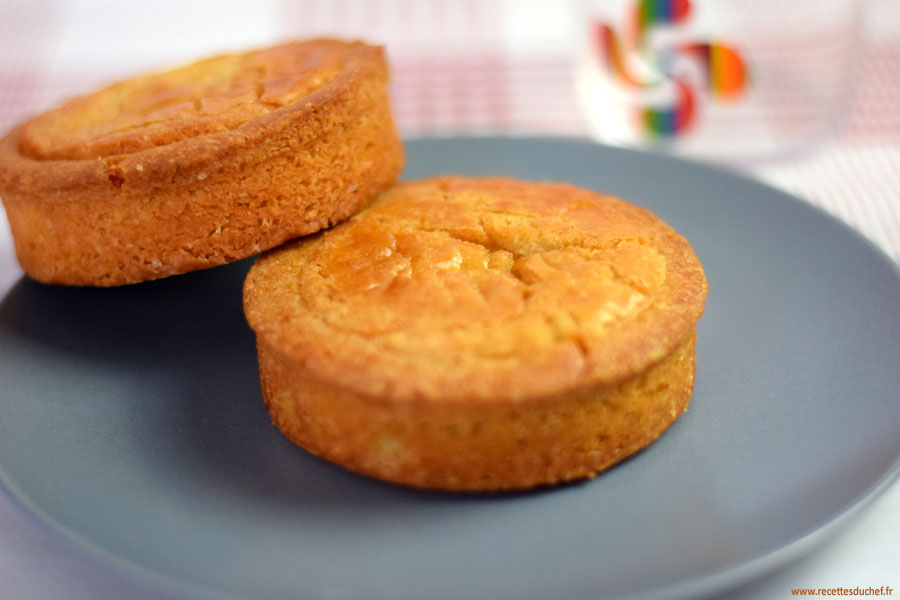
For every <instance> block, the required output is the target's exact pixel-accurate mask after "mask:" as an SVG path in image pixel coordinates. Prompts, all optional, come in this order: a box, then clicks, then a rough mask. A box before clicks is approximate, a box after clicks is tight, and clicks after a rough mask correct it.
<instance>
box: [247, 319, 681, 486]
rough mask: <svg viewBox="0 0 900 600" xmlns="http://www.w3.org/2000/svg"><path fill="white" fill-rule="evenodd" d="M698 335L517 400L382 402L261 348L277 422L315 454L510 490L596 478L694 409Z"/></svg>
mask: <svg viewBox="0 0 900 600" xmlns="http://www.w3.org/2000/svg"><path fill="white" fill-rule="evenodd" d="M695 339H696V336H695V335H694V334H693V332H691V334H690V335H689V336H688V338H687V339H686V340H684V341H683V342H682V343H681V344H680V345H679V346H678V347H677V348H676V349H675V351H674V352H672V353H671V354H670V355H669V356H668V357H666V358H665V359H664V360H663V362H661V363H660V364H659V365H656V366H654V367H653V368H651V369H649V370H648V371H647V372H645V373H643V374H641V375H640V376H638V377H632V378H630V379H627V380H625V381H623V382H621V383H619V384H614V385H600V386H592V387H587V388H585V389H583V390H579V391H577V392H572V393H568V394H560V395H558V396H550V397H545V398H539V399H538V398H536V399H533V400H531V401H529V402H520V403H506V402H496V403H486V402H479V403H452V404H442V403H435V402H429V403H423V402H418V403H411V402H405V403H396V402H383V401H378V400H377V399H373V398H370V397H366V396H362V395H359V394H354V393H352V392H349V391H347V390H345V389H341V388H340V387H335V386H334V385H333V384H331V383H325V382H322V381H321V380H319V379H318V378H316V377H314V376H312V375H311V374H310V373H309V372H308V371H306V370H304V369H303V368H302V367H298V365H296V364H294V363H292V362H290V361H286V360H285V359H284V358H282V357H280V356H279V355H278V354H277V353H274V352H272V351H270V350H269V349H267V348H265V347H264V346H263V345H260V346H259V364H260V374H261V381H262V392H263V398H264V399H265V402H266V406H267V408H268V409H269V413H270V414H271V416H272V420H273V422H274V423H275V425H276V426H277V427H278V428H279V429H280V430H281V431H282V432H283V433H284V434H285V435H286V436H287V437H288V438H289V439H290V440H292V441H293V442H294V443H296V444H298V445H300V446H302V447H304V448H306V449H307V450H309V451H310V452H312V453H313V454H315V455H317V456H320V457H322V458H325V459H328V460H330V461H332V462H335V463H337V464H339V465H341V466H343V467H346V468H348V469H351V470H353V471H357V472H359V473H363V474H365V475H369V476H372V477H376V478H378V479H382V480H385V481H390V482H393V483H401V484H405V485H411V486H414V487H419V488H430V489H443V490H456V491H478V490H482V491H483V490H509V489H526V488H530V487H535V486H540V485H553V484H557V483H562V482H566V481H573V480H577V479H584V478H589V477H593V476H594V475H596V474H597V473H599V472H600V471H603V470H605V469H607V468H609V467H611V466H612V465H614V464H616V463H618V462H620V461H622V460H624V459H625V458H627V457H629V456H631V455H632V454H634V453H635V452H637V451H638V450H640V449H642V448H644V447H645V446H647V445H648V444H650V443H651V442H653V441H654V440H655V439H656V438H658V437H659V436H660V435H661V434H662V433H663V432H664V431H665V430H666V429H667V428H668V427H669V426H670V425H671V424H672V423H673V422H674V421H675V420H676V419H677V418H678V417H679V416H680V415H681V414H682V413H683V412H684V411H685V410H687V406H688V403H689V401H690V399H691V393H692V391H693V385H694V346H695Z"/></svg>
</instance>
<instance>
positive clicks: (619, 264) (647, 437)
mask: <svg viewBox="0 0 900 600" xmlns="http://www.w3.org/2000/svg"><path fill="white" fill-rule="evenodd" d="M706 292H707V283H706V279H705V277H704V273H703V268H702V266H701V264H700V261H699V260H698V259H697V257H696V255H695V254H694V252H693V250H692V249H691V246H690V244H689V243H688V242H687V241H686V240H685V239H684V238H683V237H681V236H680V235H678V234H677V233H676V232H675V231H673V230H672V228H671V227H669V226H668V225H666V224H665V223H663V222H662V221H660V220H659V219H658V218H657V217H655V216H654V215H653V214H651V213H650V212H648V211H646V210H644V209H641V208H639V207H637V206H634V205H631V204H628V203H626V202H624V201H622V200H618V199H616V198H612V197H610V196H606V195H603V194H599V193H595V192H591V191H587V190H581V189H577V188H574V187H571V186H567V185H561V184H549V183H529V182H520V181H515V180H511V179H504V178H486V179H465V178H458V177H444V178H438V179H433V180H427V181H423V182H418V183H401V184H398V185H397V186H395V187H393V188H391V189H390V190H388V191H387V192H385V193H384V194H382V195H381V197H380V198H379V199H378V200H376V201H375V203H373V204H372V205H371V206H370V207H368V208H367V209H365V210H363V211H361V212H360V213H358V214H357V215H355V216H354V217H352V218H351V219H350V220H348V221H347V222H345V223H342V224H341V225H339V226H337V227H335V228H333V229H331V230H329V231H326V232H323V233H322V234H320V235H316V236H313V237H311V238H307V239H303V240H297V241H295V242H291V243H288V244H286V245H284V246H282V247H280V248H277V249H275V250H272V251H270V252H267V253H266V254H264V255H263V256H262V257H261V258H260V259H259V260H258V261H257V263H256V264H255V265H254V266H253V268H252V269H251V270H250V273H249V274H248V276H247V280H246V282H245V286H244V309H245V312H246V315H247V319H248V321H249V323H250V325H251V327H252V328H253V329H254V330H255V332H256V335H257V347H258V352H259V367H260V379H261V384H262V391H263V397H264V399H265V402H266V405H267V407H268V410H269V412H270V413H271V415H272V419H273V421H274V423H275V425H277V426H278V428H279V429H280V430H281V431H282V432H283V433H284V434H285V435H287V436H288V437H289V438H290V439H291V440H293V441H294V442H296V443H298V444H299V445H301V446H303V447H304V448H306V449H307V450H309V451H311V452H313V453H314V454H317V455H319V456H322V457H324V458H327V459H329V460H331V461H333V462H336V463H338V464H340V465H343V466H345V467H347V468H350V469H353V470H355V471H359V472H361V473H364V474H367V475H370V476H373V477H377V478H380V479H384V480H387V481H392V482H397V483H402V484H407V485H412V486H416V487H423V488H438V489H448V490H500V489H521V488H529V487H533V486H539V485H549V484H554V483H559V482H563V481H570V480H574V479H580V478H585V477H592V476H593V475H595V474H596V473H598V472H600V471H602V470H604V469H606V468H608V467H609V466H611V465H613V464H615V463H617V462H619V461H621V460H622V459H624V458H625V457H627V456H629V455H631V454H633V453H634V452H636V451H637V450H639V449H640V448H643V447H644V446H646V445H647V444H649V443H651V442H652V441H653V440H655V439H656V438H657V437H658V436H659V435H661V434H662V433H663V431H664V430H665V429H666V428H668V427H669V426H670V425H671V424H672V423H673V422H674V421H675V420H676V419H677V418H678V416H679V415H680V414H681V413H682V412H683V411H684V410H685V408H686V406H687V404H688V402H689V401H690V398H691V394H692V390H693V381H694V356H695V351H694V348H695V340H696V323H697V321H698V319H699V318H700V315H701V313H702V312H703V307H704V303H705V299H706Z"/></svg>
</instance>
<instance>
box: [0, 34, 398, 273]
mask: <svg viewBox="0 0 900 600" xmlns="http://www.w3.org/2000/svg"><path fill="white" fill-rule="evenodd" d="M387 82H388V69H387V65H386V62H385V59H384V56H383V53H382V51H381V49H380V48H376V47H372V46H368V45H366V44H363V43H359V42H355V43H346V42H339V41H334V40H313V41H307V42H293V43H287V44H283V45H280V46H275V47H272V48H267V49H263V50H257V51H253V52H246V53H243V54H229V55H220V56H215V57H213V58H209V59H206V60H203V61H200V62H197V63H195V64H192V65H189V66H186V67H182V68H178V69H174V70H170V71H165V72H160V73H155V74H151V75H145V76H142V77H136V78H133V79H129V80H126V81H122V82H120V83H116V84H113V85H111V86H109V87H106V88H104V89H101V90H99V91H97V92H94V93H92V94H89V95H86V96H83V97H79V98H75V99H73V100H71V101H69V102H67V103H65V104H64V105H62V106H61V107H59V108H57V109H55V110H52V111H50V112H47V113H45V114H42V115H39V116H37V117H35V118H33V119H31V120H30V121H28V122H26V123H24V124H22V125H20V126H19V127H17V128H15V129H13V130H12V131H11V132H10V133H9V134H8V135H7V136H6V137H5V138H4V139H3V140H0V197H2V199H3V203H4V205H5V207H6V212H7V215H8V217H9V222H10V227H11V229H12V234H13V238H14V241H15V247H16V254H17V256H18V259H19V262H20V263H21V265H22V267H23V268H24V269H25V271H26V272H27V273H28V275H30V276H31V277H33V278H35V279H38V280H40V281H44V282H48V283H62V284H72V285H98V286H110V285H120V284H126V283H134V282H139V281H145V280H149V279H157V278H160V277H165V276H168V275H174V274H177V273H184V272H187V271H192V270H196V269H202V268H206V267H212V266H215V265H219V264H223V263H226V262H230V261H234V260H238V259H241V258H244V257H247V256H250V255H252V254H255V253H257V252H259V251H261V250H266V249H268V248H272V247H275V246H277V245H279V244H281V243H283V242H284V241H286V240H289V239H291V238H294V237H297V236H301V235H306V234H309V233H313V232H315V231H318V230H319V229H322V228H323V227H327V226H329V225H331V224H333V223H336V222H338V221H341V220H343V219H345V218H347V217H348V216H349V215H351V214H353V213H354V212H355V211H357V210H358V209H359V208H361V207H362V206H364V205H365V204H366V203H368V202H369V201H371V200H372V199H373V198H374V197H375V196H376V195H377V194H378V193H379V192H381V191H382V190H383V189H385V188H386V187H387V186H388V185H390V184H391V183H392V182H393V181H394V180H395V179H396V177H397V175H398V174H399V172H400V171H401V170H402V166H403V147H402V144H401V141H400V139H399V137H398V135H397V132H396V129H395V127H394V123H393V120H392V115H391V110H390V106H389V102H388V94H387Z"/></svg>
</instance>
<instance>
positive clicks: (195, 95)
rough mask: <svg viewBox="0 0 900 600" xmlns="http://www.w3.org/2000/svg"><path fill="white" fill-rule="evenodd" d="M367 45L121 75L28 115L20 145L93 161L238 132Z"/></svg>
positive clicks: (326, 77)
mask: <svg viewBox="0 0 900 600" xmlns="http://www.w3.org/2000/svg"><path fill="white" fill-rule="evenodd" d="M362 48H364V46H363V45H362V44H356V45H350V44H341V43H337V42H334V41H331V40H313V41H308V42H295V43H289V44H283V45H280V46H275V47H273V48H267V49H264V50H258V51H255V52H247V53H243V54H223V55H219V56H215V57H212V58H208V59H206V60H202V61H199V62H196V63H194V64H191V65H188V66H185V67H181V68H178V69H173V70H170V71H165V72H161V73H153V74H149V75H145V76H143V77H136V78H133V79H128V80H126V81H121V82H119V83H115V84H113V85H110V86H108V87H106V88H103V89H102V90H99V91H97V92H94V93H93V94H89V95H87V96H81V97H79V98H75V99H73V100H70V101H69V102H67V103H66V104H64V105H63V106H61V107H59V108H58V109H56V110H53V111H50V112H48V113H45V114H43V115H41V116H39V117H37V118H35V119H32V120H31V121H29V122H28V123H27V124H26V125H25V126H24V127H23V130H22V134H21V138H20V141H19V150H20V152H21V153H22V154H23V155H25V156H28V157H30V158H34V159H38V160H78V159H92V158H100V157H108V156H114V155H120V154H130V153H133V152H139V151H141V150H147V149H150V148H154V147H158V146H163V145H166V144H171V143H174V142H178V141H180V140H183V139H186V138H190V137H195V136H198V135H203V134H210V133H217V132H224V131H230V130H234V129H235V128H237V127H239V126H241V125H243V124H244V123H247V122H248V121H252V120H253V119H255V118H257V117H261V116H263V115H266V114H268V113H270V112H272V111H273V110H276V109H278V108H281V107H283V106H286V105H288V104H290V103H291V102H294V101H295V100H297V99H300V98H303V97H304V96H306V95H308V94H309V93H310V92H312V91H314V90H317V89H320V88H321V87H322V86H324V85H327V84H328V83H329V82H331V81H332V80H333V79H334V78H335V76H336V75H337V74H338V73H339V72H340V70H341V68H342V67H343V66H344V63H345V62H346V59H347V57H348V56H349V55H351V54H352V53H353V52H359V51H360V49H362Z"/></svg>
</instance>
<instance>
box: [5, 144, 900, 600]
mask: <svg viewBox="0 0 900 600" xmlns="http://www.w3.org/2000/svg"><path fill="white" fill-rule="evenodd" d="M403 142H404V145H406V147H407V156H408V154H409V144H418V143H438V144H444V143H448V142H450V143H468V142H472V143H488V144H506V143H512V144H516V145H520V144H529V143H531V144H565V145H577V146H581V147H583V148H585V149H586V150H587V151H595V150H599V151H600V152H612V153H616V154H624V155H631V156H633V157H635V158H636V160H647V159H649V160H659V161H662V162H664V163H674V164H679V165H680V166H681V168H690V169H694V170H697V171H702V172H704V173H709V174H713V175H714V176H718V177H721V176H726V177H729V178H737V179H739V180H742V181H743V183H744V184H746V185H751V186H756V187H758V188H760V189H763V190H765V191H766V193H769V194H776V195H778V196H779V197H780V199H781V200H784V201H788V202H789V203H792V204H794V205H795V206H798V207H800V208H802V209H804V210H810V211H812V212H813V213H814V214H816V215H817V216H819V217H820V218H821V217H824V218H825V219H826V220H828V221H830V223H831V224H832V225H837V226H838V227H839V228H840V229H842V230H843V232H844V233H845V234H849V235H850V236H851V237H853V238H854V239H855V241H856V242H862V244H863V245H864V246H865V247H866V248H867V249H868V250H869V251H874V254H875V255H876V256H877V257H878V259H879V260H881V261H882V262H884V263H886V264H887V265H889V266H890V267H891V270H892V273H893V275H894V277H897V278H898V279H900V264H898V262H897V261H896V260H894V259H893V258H892V257H891V256H890V255H889V254H888V253H887V252H886V251H885V250H884V249H883V248H882V247H881V246H879V245H878V244H876V243H875V242H874V241H873V240H872V239H870V238H869V237H868V236H866V235H865V234H864V233H862V232H861V231H859V230H858V229H856V228H854V227H853V226H851V225H850V224H849V223H847V222H846V221H844V220H842V219H841V218H839V217H838V216H836V215H834V214H832V213H830V212H828V211H827V210H825V209H824V208H822V207H821V206H819V205H817V204H814V203H813V202H811V201H809V200H807V199H804V198H802V197H799V196H796V195H794V194H791V193H789V192H787V191H785V190H782V189H779V188H777V187H774V186H773V185H771V184H769V183H767V182H765V181H762V180H760V179H757V178H755V177H753V176H752V175H750V174H748V173H746V172H743V171H740V170H738V169H736V168H732V167H730V166H728V165H716V164H711V163H707V162H701V161H698V160H693V159H690V158H685V157H681V156H676V155H671V154H665V153H662V152H655V151H647V150H642V149H637V148H626V147H617V146H609V145H604V144H599V143H597V142H594V141H592V140H590V139H585V138H579V137H565V136H543V135H530V134H525V135H521V136H519V135H486V134H473V135H466V134H456V135H407V136H404V138H403ZM407 165H408V162H407ZM498 174H500V175H502V173H498ZM398 180H399V181H402V180H405V169H404V172H403V173H402V174H401V176H400V177H399V179H398ZM523 180H524V179H523ZM531 181H540V179H532V180H531ZM554 181H562V180H561V179H559V180H554ZM25 278H27V276H25V275H24V274H23V273H22V272H21V271H20V272H19V273H18V277H17V276H16V275H15V274H13V275H12V276H11V278H10V283H9V285H8V286H4V287H2V288H0V294H2V297H0V301H2V300H4V299H5V298H6V296H7V295H8V294H9V292H10V291H11V290H12V289H13V288H14V287H15V286H16V285H17V284H18V283H19V282H21V281H22V280H23V279H25ZM4 463H5V461H4V460H3V458H2V457H0V493H2V494H3V495H4V496H5V497H6V498H8V499H9V500H10V501H11V502H10V503H11V504H12V505H13V506H14V507H15V508H16V509H18V513H19V514H20V515H24V516H25V517H26V518H27V520H28V522H30V523H31V524H33V525H35V526H36V527H37V528H39V529H40V530H43V531H45V532H48V533H50V534H51V535H52V537H53V538H54V539H56V540H61V541H62V542H63V544H64V546H65V547H66V548H67V549H69V550H70V551H71V552H72V553H73V554H75V555H76V556H77V558H78V559H79V560H84V561H86V562H88V563H90V564H92V565H94V566H96V567H99V568H100V569H101V570H103V571H106V572H107V573H109V574H110V575H112V576H117V577H120V578H124V579H126V580H129V581H131V582H132V583H134V584H136V585H139V586H141V587H144V588H146V589H147V590H148V591H150V592H156V593H160V594H164V595H172V596H175V597H185V598H192V599H197V600H249V599H250V596H246V595H243V594H239V595H235V594H233V593H231V592H229V591H225V590H220V589H216V588H214V587H211V586H208V585H204V584H201V583H197V582H192V581H189V580H185V579H181V578H179V577H176V576H174V575H171V574H169V573H166V572H163V571H161V570H157V569H154V568H151V567H149V566H146V565H143V564H141V563H139V562H137V561H134V560H131V559H129V558H127V557H125V556H122V555H120V554H117V553H115V552H113V551H112V550H109V549H107V548H105V547H103V546H101V545H99V544H97V543H95V542H93V541H91V540H89V539H87V538H86V537H84V535H83V534H81V533H79V532H78V531H76V530H75V529H72V528H71V527H69V526H68V525H66V524H64V523H62V522H60V521H59V520H58V519H57V518H55V517H54V516H53V515H50V514H48V513H47V512H46V511H45V510H44V509H42V508H41V507H39V506H37V505H36V504H35V503H34V502H33V501H32V499H31V498H30V497H29V495H28V494H27V493H25V492H24V491H23V490H22V489H21V488H20V487H19V486H18V485H17V483H16V481H15V480H14V479H13V478H11V477H10V475H9V474H8V472H7V468H6V466H5V464H4ZM898 480H900V454H898V455H897V456H895V457H894V459H893V461H892V462H891V464H890V466H889V467H888V468H887V469H886V470H885V471H884V472H882V473H881V474H880V475H879V477H878V478H876V479H875V480H874V481H873V482H872V483H871V484H870V485H869V486H868V487H865V488H860V489H859V490H857V492H856V493H855V494H854V495H853V499H852V500H850V501H849V502H848V503H847V505H846V506H843V507H842V508H841V509H840V510H838V511H836V512H834V513H832V514H831V515H830V516H829V517H828V518H826V519H825V520H824V521H822V522H821V523H818V524H815V525H813V526H811V527H810V528H809V529H807V530H806V531H804V532H802V533H800V534H799V535H798V536H797V537H795V538H794V539H792V540H791V541H789V542H787V543H785V544H783V545H781V546H779V547H776V548H774V549H771V550H769V551H763V552H760V553H759V554H757V555H755V556H752V557H749V558H747V559H745V560H743V561H740V562H736V563H732V564H731V565H729V566H727V567H724V568H722V569H719V570H717V571H712V572H709V573H707V574H703V575H698V576H694V577H690V578H687V579H683V580H681V581H678V582H675V583H673V584H670V585H667V586H662V587H660V586H657V587H653V588H647V589H645V590H642V591H637V592H633V593H632V592H629V593H625V594H619V595H615V596H608V597H606V598H607V599H608V600H686V599H688V598H694V597H697V596H703V597H706V596H709V595H711V594H720V593H723V592H726V591H727V590H732V589H736V588H737V587H739V586H740V585H743V584H746V583H749V582H751V581H754V580H757V579H759V578H761V577H763V576H765V575H766V574H769V573H772V572H775V571H777V570H779V569H783V568H787V567H789V566H790V565H792V564H793V563H795V562H796V561H798V560H800V559H801V558H803V557H805V556H807V555H809V554H811V553H812V552H814V551H815V550H816V549H818V548H820V547H821V546H823V545H824V544H825V543H826V542H828V541H829V540H831V539H832V538H834V537H836V536H837V535H838V534H839V533H840V532H841V530H843V529H844V528H846V527H847V526H848V525H849V524H850V523H851V522H852V521H853V520H854V519H855V518H857V517H858V515H859V514H860V513H862V512H863V511H864V510H865V509H866V508H867V507H868V506H870V505H871V504H872V503H873V502H874V501H876V500H877V499H878V498H879V497H880V496H881V495H882V494H883V493H884V492H885V491H886V490H887V489H888V488H890V487H891V486H892V485H894V484H896V482H897V481H898ZM308 592H309V591H307V592H306V593H308ZM312 593H313V594H316V593H318V592H317V591H315V590H313V591H312ZM320 597H321V596H312V598H320ZM353 597H354V598H355V597H357V596H353ZM591 598H593V597H591ZM573 600H581V597H575V598H573ZM585 600H588V599H587V598H585Z"/></svg>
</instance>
